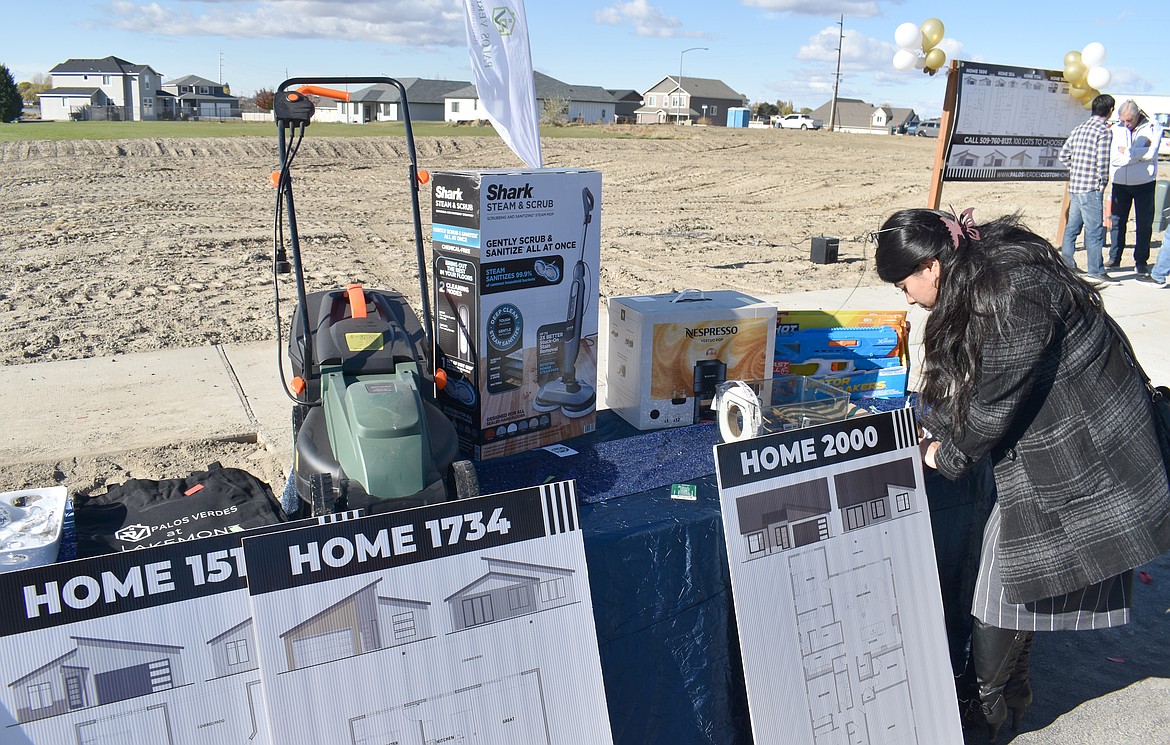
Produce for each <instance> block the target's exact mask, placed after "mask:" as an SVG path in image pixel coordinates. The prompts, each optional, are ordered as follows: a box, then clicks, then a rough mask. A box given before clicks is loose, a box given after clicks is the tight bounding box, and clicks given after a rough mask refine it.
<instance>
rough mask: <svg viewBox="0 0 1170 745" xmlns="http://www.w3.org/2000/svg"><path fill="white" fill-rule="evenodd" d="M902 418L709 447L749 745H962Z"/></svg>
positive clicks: (920, 489) (907, 415) (930, 550)
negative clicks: (715, 469) (724, 544)
mask: <svg viewBox="0 0 1170 745" xmlns="http://www.w3.org/2000/svg"><path fill="white" fill-rule="evenodd" d="M917 443H918V441H917V436H916V432H915V428H914V420H913V412H912V411H909V410H897V411H891V412H887V413H885V414H876V415H873V416H867V417H860V418H857V419H850V420H846V421H844V422H833V423H829V424H824V425H819V426H815V427H807V428H805V429H801V430H794V431H790V432H782V433H776V434H772V435H767V436H764V437H760V438H754V439H751V440H746V441H742V442H734V443H726V444H723V445H719V446H717V447H716V463H717V466H718V468H719V473H718V477H719V486H720V501H721V502H722V506H723V510H722V512H723V520H724V532H725V537H726V539H727V554H728V563H729V566H730V570H731V580H732V590H733V601H734V603H735V612H736V623H737V626H738V629H739V636H740V649H741V651H742V655H743V665H744V677H745V681H746V684H747V689H748V701H749V707H750V713H751V721H752V734H753V737H754V741H755V743H756V745H787V744H788V743H792V742H801V743H811V744H812V745H959V744H960V743H962V741H963V733H962V728H961V727H960V725H959V717H958V707H957V705H956V703H955V698H954V681H953V675H952V672H951V668H950V664H949V659H950V657H949V654H948V652H947V644H946V632H945V628H944V624H943V614H942V602H941V593H940V591H939V581H938V571H937V568H936V565H935V557H934V542H933V534H932V531H931V527H930V513H929V510H927V503H926V493H925V489H924V486H923V483H924V481H923V475H922V465H921V460H920V456H919V453H918V444H917Z"/></svg>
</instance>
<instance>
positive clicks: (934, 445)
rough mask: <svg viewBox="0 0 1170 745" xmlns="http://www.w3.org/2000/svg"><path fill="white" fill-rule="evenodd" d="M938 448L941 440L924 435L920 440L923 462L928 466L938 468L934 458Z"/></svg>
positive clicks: (919, 450)
mask: <svg viewBox="0 0 1170 745" xmlns="http://www.w3.org/2000/svg"><path fill="white" fill-rule="evenodd" d="M938 448H939V442H938V440H935V439H933V438H930V437H924V438H922V439H921V440H919V441H918V452H920V453H922V462H923V463H925V464H926V467H927V468H938V466H937V465H936V461H935V459H934V458H935V454H936V453H938Z"/></svg>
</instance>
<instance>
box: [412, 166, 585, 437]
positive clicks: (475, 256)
mask: <svg viewBox="0 0 1170 745" xmlns="http://www.w3.org/2000/svg"><path fill="white" fill-rule="evenodd" d="M432 183H433V186H434V191H433V203H432V209H431V223H432V228H431V231H432V239H433V241H434V276H435V302H434V314H435V324H434V325H435V359H436V361H437V364H438V366H439V367H441V368H442V369H443V370H444V371H445V372H446V374H447V385H446V387H445V388H444V390H443V391H442V392H441V393H440V397H439V401H440V406H441V408H442V409H443V411H444V413H446V415H447V416H448V417H449V418H450V419H451V420H452V421H453V422H454V423H455V426H456V429H457V430H458V432H459V441H460V447H461V449H462V450H463V451H464V452H466V453H468V454H470V455H471V456H473V457H475V458H477V459H480V460H486V459H489V458H496V457H500V456H504V455H511V454H513V453H518V452H522V451H525V450H531V449H533V448H537V447H543V446H545V445H549V444H551V443H554V442H559V441H561V440H565V439H568V438H570V437H576V436H577V435H581V434H585V433H586V432H591V431H593V429H594V427H595V422H596V408H597V393H596V387H597V304H596V298H597V296H598V293H597V277H598V266H599V263H600V260H601V238H600V235H601V225H600V213H601V174H600V173H599V172H597V171H580V170H572V169H534V170H523V171H503V170H500V171H447V172H437V173H434V174H433V178H432Z"/></svg>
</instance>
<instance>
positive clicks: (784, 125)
mask: <svg viewBox="0 0 1170 745" xmlns="http://www.w3.org/2000/svg"><path fill="white" fill-rule="evenodd" d="M774 126H776V127H779V128H781V129H820V128H821V127H823V126H825V123H824V122H822V121H821V120H820V119H813V118H812V117H811V116H809V115H808V114H789V115H788V116H782V117H780V118H779V119H777V120H776V122H775V124H774Z"/></svg>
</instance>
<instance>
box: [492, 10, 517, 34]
mask: <svg viewBox="0 0 1170 745" xmlns="http://www.w3.org/2000/svg"><path fill="white" fill-rule="evenodd" d="M492 23H493V24H495V27H496V30H497V31H499V32H500V36H511V35H512V31H514V30H515V28H516V14H514V13H513V12H512V9H511V8H492Z"/></svg>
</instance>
